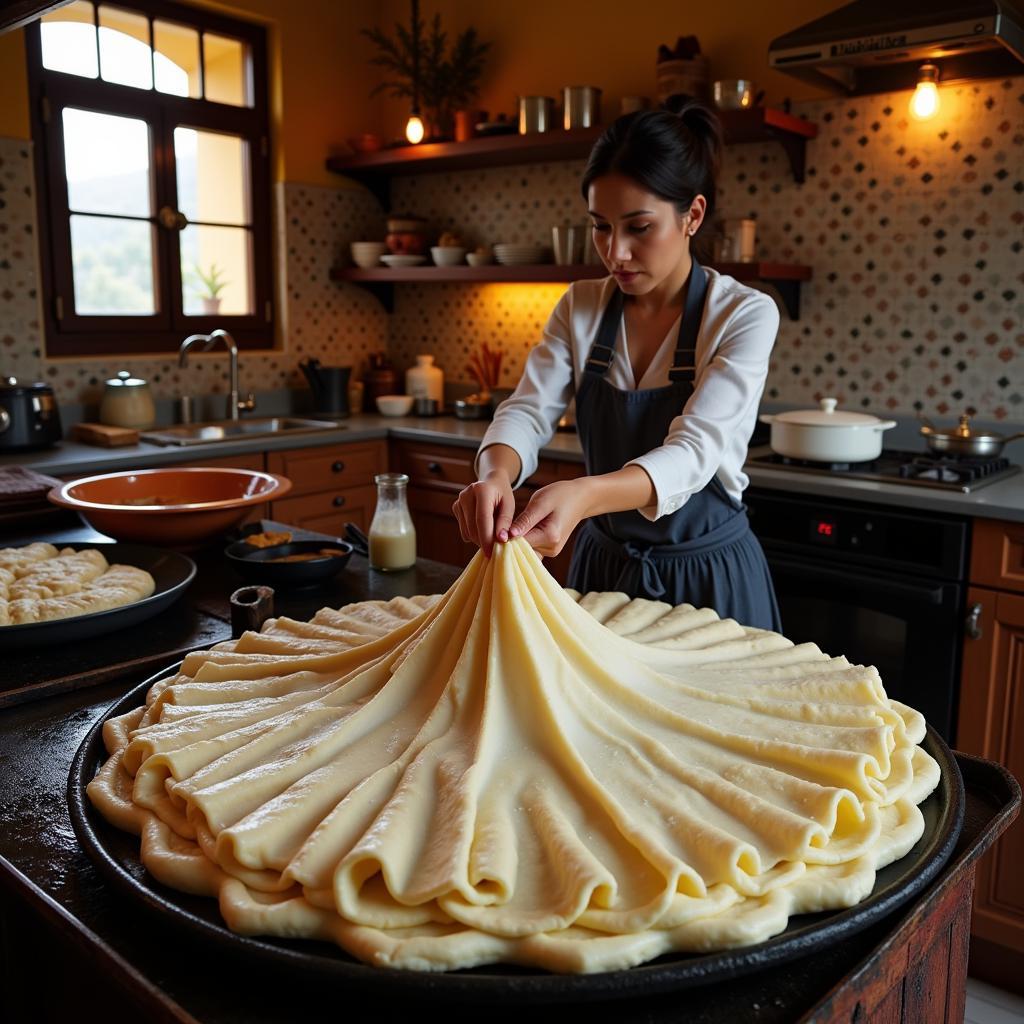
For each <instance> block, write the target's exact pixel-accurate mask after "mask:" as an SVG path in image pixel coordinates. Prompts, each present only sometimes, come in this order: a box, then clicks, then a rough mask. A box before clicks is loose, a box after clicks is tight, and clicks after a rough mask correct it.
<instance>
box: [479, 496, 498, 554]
mask: <svg viewBox="0 0 1024 1024" xmlns="http://www.w3.org/2000/svg"><path fill="white" fill-rule="evenodd" d="M498 500H500V499H499V496H498V495H497V494H494V495H491V494H486V495H485V494H483V493H480V494H478V495H477V500H476V510H475V512H474V515H473V520H474V526H475V527H476V535H477V541H476V542H477V544H479V545H480V547H481V548H483V552H484V554H485V555H486V556H487V557H488V558H490V557H491V549H492V548H493V547H494V509H495V506H496V505H497V503H498Z"/></svg>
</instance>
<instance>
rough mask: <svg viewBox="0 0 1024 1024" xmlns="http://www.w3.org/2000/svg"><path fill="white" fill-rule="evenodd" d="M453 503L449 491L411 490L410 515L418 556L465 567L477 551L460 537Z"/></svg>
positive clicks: (425, 488)
mask: <svg viewBox="0 0 1024 1024" xmlns="http://www.w3.org/2000/svg"><path fill="white" fill-rule="evenodd" d="M454 500H455V496H454V495H453V494H452V493H451V492H450V491H446V490H445V491H438V490H433V489H431V488H427V487H420V488H417V489H416V490H410V491H409V513H410V515H411V516H412V521H413V525H414V526H415V527H416V554H417V555H419V556H420V557H421V558H432V559H433V560H434V561H435V562H445V563H447V564H448V565H457V566H459V567H460V568H464V567H465V566H467V565H468V564H469V562H470V559H472V557H473V556H474V555H475V554H476V551H477V549H476V545H475V544H467V543H466V542H465V541H464V540H463V539H462V537H461V535H460V534H459V524H458V523H457V522H456V520H455V514H454V513H453V512H452V502H453V501H454Z"/></svg>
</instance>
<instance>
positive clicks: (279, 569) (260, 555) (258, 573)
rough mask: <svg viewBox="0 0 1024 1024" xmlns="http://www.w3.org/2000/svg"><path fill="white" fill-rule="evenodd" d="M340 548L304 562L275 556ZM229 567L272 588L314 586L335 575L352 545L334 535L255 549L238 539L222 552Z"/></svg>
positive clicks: (244, 576) (341, 566)
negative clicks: (336, 552) (285, 559)
mask: <svg viewBox="0 0 1024 1024" xmlns="http://www.w3.org/2000/svg"><path fill="white" fill-rule="evenodd" d="M323 550H327V551H340V552H341V554H340V555H330V556H325V557H323V558H313V559H310V560H309V561H304V562H279V561H275V559H279V558H286V557H288V556H289V555H300V554H306V553H309V552H313V553H316V552H320V551H323ZM224 554H225V556H226V557H227V560H228V561H229V562H230V563H231V566H232V568H233V569H234V570H235V572H237V573H238V575H239V576H241V577H242V579H244V580H247V581H248V582H249V583H266V584H268V585H269V586H271V587H313V586H316V585H317V584H318V583H324V582H325V581H326V580H329V579H331V577H333V576H337V574H338V573H339V572H341V570H342V569H344V568H345V566H346V565H347V564H348V560H349V558H351V556H352V545H351V544H349V543H347V542H346V541H343V540H338V539H337V538H333V537H327V538H324V539H323V540H293V541H291V542H290V543H288V544H275V545H273V546H272V547H269V548H258V547H254V546H253V545H252V544H249V543H248V542H247V541H244V540H240V541H236V542H235V543H234V544H231V545H229V546H228V548H227V549H226V550H225V551H224Z"/></svg>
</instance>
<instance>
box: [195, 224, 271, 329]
mask: <svg viewBox="0 0 1024 1024" xmlns="http://www.w3.org/2000/svg"><path fill="white" fill-rule="evenodd" d="M178 237H179V238H180V239H181V280H182V286H183V287H182V291H183V292H184V294H183V295H182V307H183V308H184V310H185V312H186V313H187V314H188V315H190V316H195V315H202V314H204V313H205V314H207V315H209V314H212V313H225V314H231V315H239V314H249V313H252V311H253V310H252V285H251V280H252V237H251V235H250V233H249V232H248V231H247V230H246V229H245V228H215V227H209V226H207V225H205V224H190V225H189V226H188V227H187V228H185V230H184V231H182V232H181V234H180V235H179V236H178Z"/></svg>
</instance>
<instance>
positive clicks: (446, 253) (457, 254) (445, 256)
mask: <svg viewBox="0 0 1024 1024" xmlns="http://www.w3.org/2000/svg"><path fill="white" fill-rule="evenodd" d="M430 255H431V257H432V258H433V260H434V262H435V263H436V264H437V265H438V266H439V267H457V266H458V265H459V264H460V263H461V262H462V261H463V260H464V259H465V258H466V250H465V249H463V248H462V246H460V245H432V246H431V247H430Z"/></svg>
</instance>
